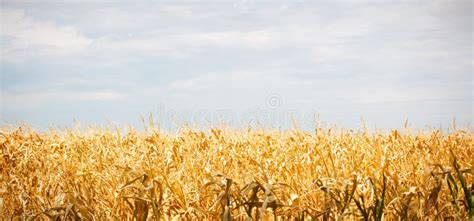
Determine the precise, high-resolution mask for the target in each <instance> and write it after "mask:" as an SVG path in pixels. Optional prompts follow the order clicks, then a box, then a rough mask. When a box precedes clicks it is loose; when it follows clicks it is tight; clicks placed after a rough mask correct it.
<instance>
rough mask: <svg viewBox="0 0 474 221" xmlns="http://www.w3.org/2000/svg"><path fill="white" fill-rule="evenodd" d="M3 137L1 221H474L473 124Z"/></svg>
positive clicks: (22, 132)
mask: <svg viewBox="0 0 474 221" xmlns="http://www.w3.org/2000/svg"><path fill="white" fill-rule="evenodd" d="M124 131H125V130H118V129H115V128H113V127H111V128H90V129H84V130H80V129H62V130H49V131H47V132H41V133H39V132H35V131H34V130H32V129H25V128H8V129H3V130H2V131H1V134H0V150H1V153H0V154H1V156H0V216H1V217H3V219H5V220H10V219H13V220H38V219H39V220H49V219H53V220H76V219H84V220H262V219H263V220H443V219H448V220H468V219H470V220H473V217H474V208H473V206H474V198H473V194H474V185H473V183H474V178H473V175H472V172H471V171H472V168H473V165H474V147H473V144H474V142H473V138H474V134H473V133H472V132H471V131H470V130H455V131H450V132H442V131H439V130H432V131H431V130H425V131H413V130H409V129H405V130H392V131H389V132H373V131H369V130H357V131H353V130H348V129H337V128H317V129H314V130H312V131H303V130H299V129H293V130H272V129H255V128H253V129H251V128H248V129H238V130H237V129H227V128H215V129H211V130H209V131H208V130H193V129H182V130H180V131H178V132H176V133H170V132H163V131H160V130H158V129H157V128H155V127H151V126H150V127H148V128H146V129H144V130H142V131H137V130H134V129H127V130H126V131H125V132H124Z"/></svg>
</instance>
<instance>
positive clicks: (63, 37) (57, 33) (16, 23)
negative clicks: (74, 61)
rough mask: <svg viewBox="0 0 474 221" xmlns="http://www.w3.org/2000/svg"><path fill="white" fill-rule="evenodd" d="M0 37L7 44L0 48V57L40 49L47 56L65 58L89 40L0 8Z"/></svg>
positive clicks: (21, 12) (74, 31)
mask: <svg viewBox="0 0 474 221" xmlns="http://www.w3.org/2000/svg"><path fill="white" fill-rule="evenodd" d="M0 14H1V17H2V22H1V23H2V24H1V25H2V28H1V33H0V34H1V37H2V38H4V39H9V40H10V41H9V42H8V43H7V44H6V45H4V46H2V51H1V53H2V55H3V56H5V58H7V59H8V58H11V57H12V56H15V55H19V54H20V55H21V54H23V55H24V54H25V53H26V54H31V53H32V52H31V51H35V50H40V51H41V52H46V53H47V54H60V55H65V54H69V53H71V52H75V51H77V50H80V49H83V48H85V47H86V46H87V45H89V44H90V43H91V42H92V40H91V39H89V38H87V37H85V36H83V35H82V34H81V33H80V31H79V30H78V29H77V28H75V27H73V26H60V25H57V24H55V23H53V22H48V21H38V20H37V19H34V18H33V17H30V16H28V15H26V14H25V12H24V10H18V9H8V8H5V9H1V11H0Z"/></svg>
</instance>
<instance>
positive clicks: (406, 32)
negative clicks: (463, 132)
mask: <svg viewBox="0 0 474 221" xmlns="http://www.w3.org/2000/svg"><path fill="white" fill-rule="evenodd" d="M0 14H1V22H0V25H1V26H0V50H1V57H0V73H1V76H0V77H1V90H0V91H1V92H0V99H1V102H0V124H1V125H19V124H22V123H26V124H29V125H32V126H33V127H35V128H48V127H69V126H71V125H74V124H77V123H80V124H81V125H91V124H98V125H103V124H110V123H112V124H118V125H125V124H130V125H132V126H136V127H140V126H141V125H143V123H142V118H145V119H148V116H149V115H150V114H152V115H153V117H154V120H155V121H156V123H157V124H159V125H160V126H161V127H162V128H176V127H180V125H183V124H185V123H188V124H191V125H201V126H208V125H217V124H221V123H223V124H226V125H230V126H240V125H245V124H254V125H255V124H257V125H263V126H272V127H280V128H281V127H289V126H291V125H294V124H297V125H298V126H300V127H304V128H312V127H314V126H315V122H320V123H322V124H327V125H332V124H336V125H338V126H340V127H348V128H358V127H359V126H360V125H361V121H362V120H363V121H364V122H365V124H366V125H368V126H370V127H377V128H397V127H400V126H403V124H404V122H405V121H406V120H408V121H409V123H410V125H411V126H412V127H415V128H424V127H426V126H433V127H447V126H449V125H450V124H451V123H452V122H453V119H455V120H456V124H457V125H458V126H466V125H470V124H472V118H473V112H472V110H473V102H472V94H473V87H472V86H473V79H472V74H473V64H474V60H473V54H472V52H473V43H472V42H473V36H472V34H473V24H472V23H473V2H472V1H463V0H455V1H436V0H434V1H431V0H430V1H409V0H401V1H383V0H382V1H368V2H363V1H355V0H354V1H350V0H347V1H304V0H302V1H251V0H235V1H230V0H228V1H216V2H211V1H179V0H178V1H141V2H137V1H133V3H132V1H94V0H92V1H91V0H89V1H82V2H79V1H53V0H51V1H41V0H40V1H1V10H0Z"/></svg>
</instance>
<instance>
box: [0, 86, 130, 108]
mask: <svg viewBox="0 0 474 221" xmlns="http://www.w3.org/2000/svg"><path fill="white" fill-rule="evenodd" d="M126 97H127V95H126V94H124V93H121V92H117V91H110V90H100V91H46V92H38V91H33V92H25V91H23V92H16V93H11V92H5V93H3V97H2V99H4V102H5V104H8V105H5V107H4V108H7V109H12V110H16V109H22V108H31V109H35V108H38V107H44V106H47V105H51V104H54V103H55V102H61V103H64V102H80V101H119V100H123V99H125V98H126Z"/></svg>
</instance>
